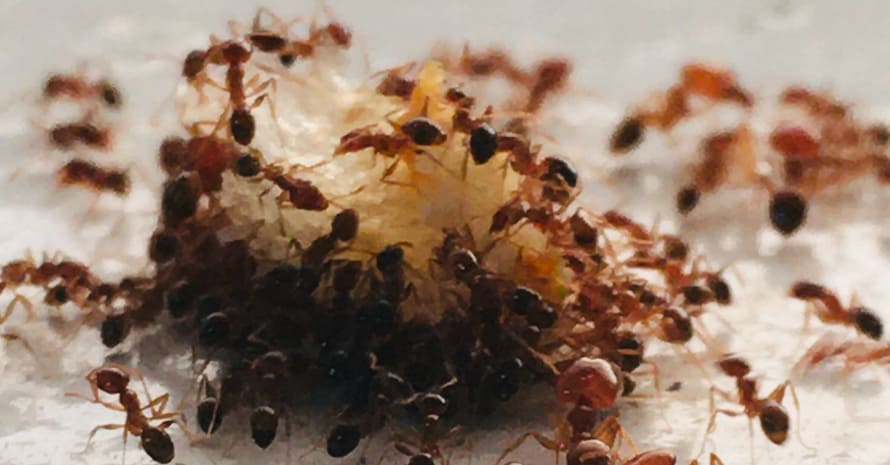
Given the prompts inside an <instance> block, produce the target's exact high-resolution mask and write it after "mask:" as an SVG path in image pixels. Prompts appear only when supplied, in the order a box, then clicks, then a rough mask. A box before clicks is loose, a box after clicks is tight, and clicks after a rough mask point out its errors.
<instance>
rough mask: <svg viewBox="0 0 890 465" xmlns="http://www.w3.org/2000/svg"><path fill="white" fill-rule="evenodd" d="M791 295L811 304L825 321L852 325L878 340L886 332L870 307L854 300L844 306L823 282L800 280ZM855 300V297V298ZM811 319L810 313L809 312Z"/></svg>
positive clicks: (795, 284) (820, 318)
mask: <svg viewBox="0 0 890 465" xmlns="http://www.w3.org/2000/svg"><path fill="white" fill-rule="evenodd" d="M789 294H790V295H791V297H794V298H795V299H801V300H804V301H806V302H808V303H810V304H811V309H812V310H813V311H815V313H816V317H817V318H819V320H821V321H822V322H823V323H828V324H839V325H845V326H852V327H853V328H855V329H856V330H857V331H859V332H860V333H862V334H864V335H866V336H868V337H870V338H872V339H875V340H878V339H880V338H881V336H882V335H883V332H884V325H883V323H882V322H881V319H880V318H878V316H877V315H876V314H875V313H874V312H873V311H872V310H870V309H868V308H865V307H863V306H861V305H856V304H854V303H853V302H851V303H850V305H848V306H844V305H843V304H842V303H841V301H840V299H839V298H838V297H837V295H836V294H835V293H834V292H832V291H831V290H829V289H828V288H826V287H825V286H823V285H821V284H817V283H814V282H811V281H798V282H796V283H794V284H793V285H792V286H791V290H790V291H789ZM853 300H854V301H855V298H854V299H853ZM807 321H809V313H807Z"/></svg>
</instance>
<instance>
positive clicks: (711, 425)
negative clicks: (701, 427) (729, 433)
mask: <svg viewBox="0 0 890 465" xmlns="http://www.w3.org/2000/svg"><path fill="white" fill-rule="evenodd" d="M718 392H720V391H719V390H718V389H717V388H714V387H712V388H711V389H710V393H709V395H708V408H709V410H710V411H711V416H710V418H709V419H708V426H707V428H705V436H704V437H703V438H702V443H701V449H699V451H698V454H696V458H698V457H701V455H702V454H703V453H704V452H705V445H706V444H707V442H708V436H709V435H710V434H711V433H712V432H713V431H714V429H715V428H716V427H717V414H723V415H726V416H728V417H737V416H739V415H743V414H744V412H736V411H733V410H728V409H718V408H717V405H716V402H715V400H714V395H715V394H716V393H718Z"/></svg>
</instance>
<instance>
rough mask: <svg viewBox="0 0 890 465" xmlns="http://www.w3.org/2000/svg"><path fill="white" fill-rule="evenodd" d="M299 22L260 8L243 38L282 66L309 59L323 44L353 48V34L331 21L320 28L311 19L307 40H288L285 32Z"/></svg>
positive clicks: (298, 19)
mask: <svg viewBox="0 0 890 465" xmlns="http://www.w3.org/2000/svg"><path fill="white" fill-rule="evenodd" d="M263 15H265V16H267V17H269V19H270V20H272V22H273V23H274V24H273V26H272V29H271V30H270V29H267V28H266V27H264V26H263V25H262V16H263ZM328 16H330V12H328ZM302 19H303V18H296V19H294V20H292V21H284V20H283V19H281V18H279V17H278V16H277V15H275V14H274V13H272V12H271V11H269V10H268V9H267V8H262V7H261V8H260V9H258V10H257V14H256V15H255V16H254V19H253V23H252V24H251V30H250V32H249V33H247V34H246V35H245V36H244V37H245V39H246V40H247V41H248V42H250V43H251V45H253V46H254V47H255V48H256V49H258V50H260V51H262V52H266V53H274V54H276V55H278V59H279V61H280V62H281V64H282V65H284V66H291V65H292V64H293V63H294V62H295V61H297V60H298V59H307V58H311V57H312V56H314V55H315V49H316V47H318V46H319V45H323V44H325V43H330V44H333V45H335V46H337V47H341V48H349V47H350V46H351V45H352V31H350V30H349V28H348V27H346V26H345V25H344V24H343V23H340V22H338V21H330V22H328V23H327V24H325V25H323V26H319V25H318V24H317V23H316V21H315V20H314V19H313V20H312V21H311V22H310V24H309V36H308V37H307V38H305V39H293V40H292V39H290V38H289V37H288V31H289V30H290V27H291V25H292V24H293V23H296V22H299V21H302ZM232 29H234V28H232Z"/></svg>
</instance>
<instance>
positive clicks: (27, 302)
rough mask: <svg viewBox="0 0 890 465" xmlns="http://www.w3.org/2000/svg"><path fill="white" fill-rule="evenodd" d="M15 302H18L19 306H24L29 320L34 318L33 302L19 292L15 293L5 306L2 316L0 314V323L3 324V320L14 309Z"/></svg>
mask: <svg viewBox="0 0 890 465" xmlns="http://www.w3.org/2000/svg"><path fill="white" fill-rule="evenodd" d="M16 304H19V305H20V306H22V307H24V308H25V310H26V311H27V312H28V319H29V320H30V319H31V318H34V316H35V313H34V304H32V303H31V301H30V300H28V298H27V297H25V296H23V295H21V294H16V295H15V296H14V297H13V298H12V302H10V303H9V305H7V306H6V310H5V311H4V312H3V316H0V324H3V322H5V321H6V320H7V318H9V316H10V315H12V312H13V310H15V306H16Z"/></svg>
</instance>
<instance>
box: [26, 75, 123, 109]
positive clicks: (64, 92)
mask: <svg viewBox="0 0 890 465" xmlns="http://www.w3.org/2000/svg"><path fill="white" fill-rule="evenodd" d="M42 97H43V100H44V101H50V100H55V99H61V98H68V99H71V100H80V101H89V100H101V101H102V103H103V104H105V106H107V107H109V108H113V109H117V108H120V106H121V104H122V101H123V98H122V97H121V91H120V90H119V89H118V87H117V86H116V85H114V84H113V83H112V82H111V81H109V80H107V79H100V80H98V81H95V82H90V81H88V80H87V79H86V78H85V77H84V76H83V73H80V72H78V73H73V74H65V73H54V74H50V75H49V77H47V78H46V81H44V84H43V93H42Z"/></svg>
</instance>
